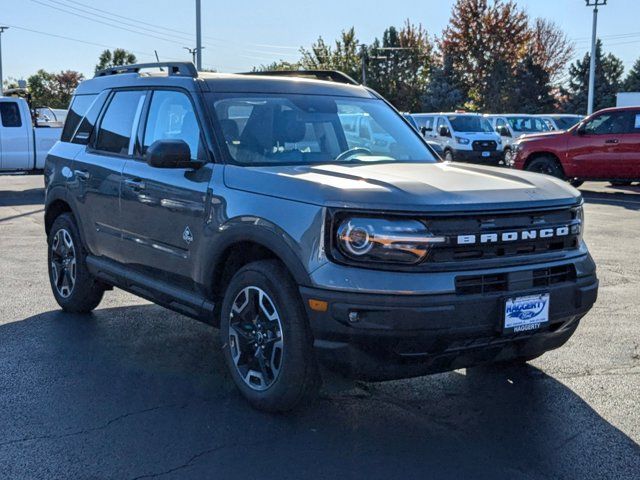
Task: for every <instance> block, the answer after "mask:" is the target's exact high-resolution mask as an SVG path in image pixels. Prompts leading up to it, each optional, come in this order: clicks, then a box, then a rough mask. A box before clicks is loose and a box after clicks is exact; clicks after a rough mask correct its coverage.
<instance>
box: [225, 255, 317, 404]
mask: <svg viewBox="0 0 640 480" xmlns="http://www.w3.org/2000/svg"><path fill="white" fill-rule="evenodd" d="M220 335H221V337H222V344H223V349H224V358H225V361H226V363H227V366H228V367H229V371H230V372H231V377H232V378H233V381H234V383H235V384H236V386H237V387H238V389H239V390H240V392H241V393H242V394H243V395H244V397H245V398H246V399H247V400H248V401H249V403H251V405H252V406H253V407H255V408H257V409H259V410H264V411H269V412H282V411H288V410H291V409H293V408H295V407H296V406H297V405H298V404H299V403H300V402H301V401H302V400H303V399H305V398H307V397H310V396H313V395H315V394H316V393H317V390H318V387H319V385H320V376H319V371H318V368H317V365H316V362H315V357H314V354H313V339H312V336H311V331H310V329H309V325H308V322H307V318H306V312H305V310H304V307H303V305H302V301H301V300H300V296H299V294H298V291H297V289H296V286H295V284H294V283H293V281H292V280H291V278H290V276H289V274H288V272H287V271H286V270H285V269H284V268H283V267H282V265H281V264H280V263H279V262H277V261H274V260H267V261H259V262H255V263H251V264H249V265H246V266H245V267H243V268H241V269H240V270H239V271H238V272H237V273H236V274H235V275H234V277H233V278H232V280H231V282H230V284H229V287H228V288H227V291H226V293H225V296H224V301H223V304H222V318H221V321H220Z"/></svg>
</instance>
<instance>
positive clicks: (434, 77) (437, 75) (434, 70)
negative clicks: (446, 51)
mask: <svg viewBox="0 0 640 480" xmlns="http://www.w3.org/2000/svg"><path fill="white" fill-rule="evenodd" d="M464 98H465V97H464V95H463V93H462V89H461V88H460V86H459V80H458V78H457V75H456V72H455V70H454V68H453V63H452V61H451V59H450V58H449V57H447V56H445V57H443V58H442V59H439V60H438V61H435V62H434V64H433V65H432V67H431V74H430V77H429V83H428V84H427V88H426V90H425V93H424V95H423V96H422V109H421V110H422V111H423V112H447V111H453V110H457V109H459V108H463V104H464Z"/></svg>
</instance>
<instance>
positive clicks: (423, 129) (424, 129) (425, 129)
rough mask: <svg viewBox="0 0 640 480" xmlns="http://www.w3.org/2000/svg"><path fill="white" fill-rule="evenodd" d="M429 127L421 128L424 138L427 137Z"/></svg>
mask: <svg viewBox="0 0 640 480" xmlns="http://www.w3.org/2000/svg"><path fill="white" fill-rule="evenodd" d="M427 132H428V130H427V127H420V133H421V134H422V136H423V137H426V136H427Z"/></svg>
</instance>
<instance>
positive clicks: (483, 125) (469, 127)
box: [447, 115, 493, 133]
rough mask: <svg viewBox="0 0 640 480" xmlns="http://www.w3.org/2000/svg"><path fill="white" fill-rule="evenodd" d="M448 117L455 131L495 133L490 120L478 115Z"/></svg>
mask: <svg viewBox="0 0 640 480" xmlns="http://www.w3.org/2000/svg"><path fill="white" fill-rule="evenodd" d="M447 118H448V119H449V123H451V127H452V128H453V131H454V132H469V133H476V132H481V133H493V128H491V125H490V124H489V122H488V121H487V120H485V119H484V118H482V117H479V116H476V115H449V116H448V117H447Z"/></svg>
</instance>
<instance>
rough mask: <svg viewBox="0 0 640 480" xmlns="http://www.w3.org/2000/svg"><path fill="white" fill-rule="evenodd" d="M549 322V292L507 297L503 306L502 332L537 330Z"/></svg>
mask: <svg viewBox="0 0 640 480" xmlns="http://www.w3.org/2000/svg"><path fill="white" fill-rule="evenodd" d="M548 322H549V294H548V293H540V294H536V295H527V296H526V297H512V298H508V299H507V301H506V302H505V307H504V327H503V329H502V331H503V333H519V332H528V331H529V330H537V329H538V328H540V327H541V326H543V325H544V324H546V323H548Z"/></svg>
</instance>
